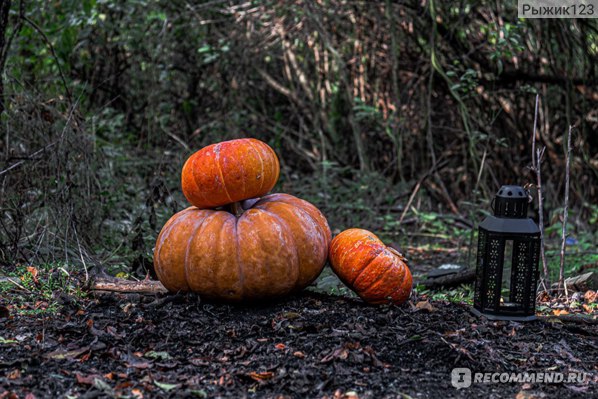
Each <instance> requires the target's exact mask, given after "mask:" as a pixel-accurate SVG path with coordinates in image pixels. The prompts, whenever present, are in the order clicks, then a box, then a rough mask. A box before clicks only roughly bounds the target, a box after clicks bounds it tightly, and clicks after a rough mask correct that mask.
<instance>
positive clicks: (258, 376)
mask: <svg viewBox="0 0 598 399" xmlns="http://www.w3.org/2000/svg"><path fill="white" fill-rule="evenodd" d="M247 375H248V376H249V377H251V378H253V379H254V380H256V381H265V380H269V379H270V378H272V377H274V373H273V372H271V371H263V372H259V373H258V372H256V371H252V372H251V373H249V374H247Z"/></svg>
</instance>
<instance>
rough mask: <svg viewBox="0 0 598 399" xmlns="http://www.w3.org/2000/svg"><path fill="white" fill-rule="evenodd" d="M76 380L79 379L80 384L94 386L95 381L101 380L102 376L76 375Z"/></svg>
mask: <svg viewBox="0 0 598 399" xmlns="http://www.w3.org/2000/svg"><path fill="white" fill-rule="evenodd" d="M75 378H76V379H77V383H78V384H81V385H93V384H94V383H95V380H96V379H98V378H100V379H101V378H102V376H101V375H99V374H89V375H83V374H79V373H75Z"/></svg>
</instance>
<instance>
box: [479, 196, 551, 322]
mask: <svg viewBox="0 0 598 399" xmlns="http://www.w3.org/2000/svg"><path fill="white" fill-rule="evenodd" d="M528 202H529V200H528V194H527V192H526V191H525V190H524V189H523V188H522V187H519V186H502V187H501V188H500V190H499V191H498V193H497V194H496V197H495V198H494V200H493V205H494V206H493V210H494V216H488V217H487V218H486V219H484V221H483V222H482V223H481V224H480V226H479V230H478V254H477V269H476V282H475V294H474V308H473V309H472V310H473V312H474V313H475V314H476V315H478V316H480V315H484V316H486V317H487V318H489V319H491V320H520V321H523V320H533V319H534V318H535V309H536V286H537V281H538V261H539V255H540V229H539V228H538V226H537V225H536V224H535V223H534V221H533V220H531V219H529V218H528V217H527V205H528Z"/></svg>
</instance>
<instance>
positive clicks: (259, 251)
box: [154, 194, 331, 301]
mask: <svg viewBox="0 0 598 399" xmlns="http://www.w3.org/2000/svg"><path fill="white" fill-rule="evenodd" d="M232 208H235V209H233V211H234V212H233V213H230V212H227V211H224V210H210V209H198V208H196V207H189V208H187V209H185V210H183V211H181V212H179V213H177V214H175V215H174V216H173V217H172V218H170V220H169V221H168V222H166V224H165V225H164V227H163V228H162V231H161V232H160V235H159V236H158V240H157V242H156V248H155V250H154V266H155V270H156V274H157V275H158V278H159V279H160V281H161V282H162V284H164V286H165V287H166V288H167V289H168V290H170V291H174V292H176V291H193V292H197V293H199V294H200V295H203V296H204V297H206V298H211V299H219V300H226V301H241V300H254V299H263V298H272V297H279V296H283V295H287V294H290V293H292V292H296V291H299V290H301V289H303V288H305V287H307V286H308V285H309V284H311V283H312V282H313V281H314V280H315V279H316V278H317V277H318V276H319V275H320V273H321V272H322V269H323V268H324V264H325V263H326V258H327V256H328V245H329V244H330V239H331V233H330V228H329V227H328V222H327V221H326V218H325V217H324V215H322V213H321V212H320V211H319V210H318V209H317V208H316V207H315V206H313V205H312V204H310V203H309V202H307V201H304V200H302V199H299V198H295V197H293V196H291V195H288V194H271V195H268V196H265V197H263V198H261V199H259V200H249V201H245V206H244V207H240V205H239V204H236V203H235V204H233V206H232ZM245 208H246V209H245Z"/></svg>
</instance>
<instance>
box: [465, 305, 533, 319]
mask: <svg viewBox="0 0 598 399" xmlns="http://www.w3.org/2000/svg"><path fill="white" fill-rule="evenodd" d="M469 310H470V311H471V313H473V314H474V315H476V316H477V317H482V316H484V317H485V318H487V319H488V320H507V321H533V320H536V319H537V317H536V315H530V316H510V315H496V314H488V313H482V312H480V311H479V310H477V309H476V308H473V307H472V308H470V309H469Z"/></svg>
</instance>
